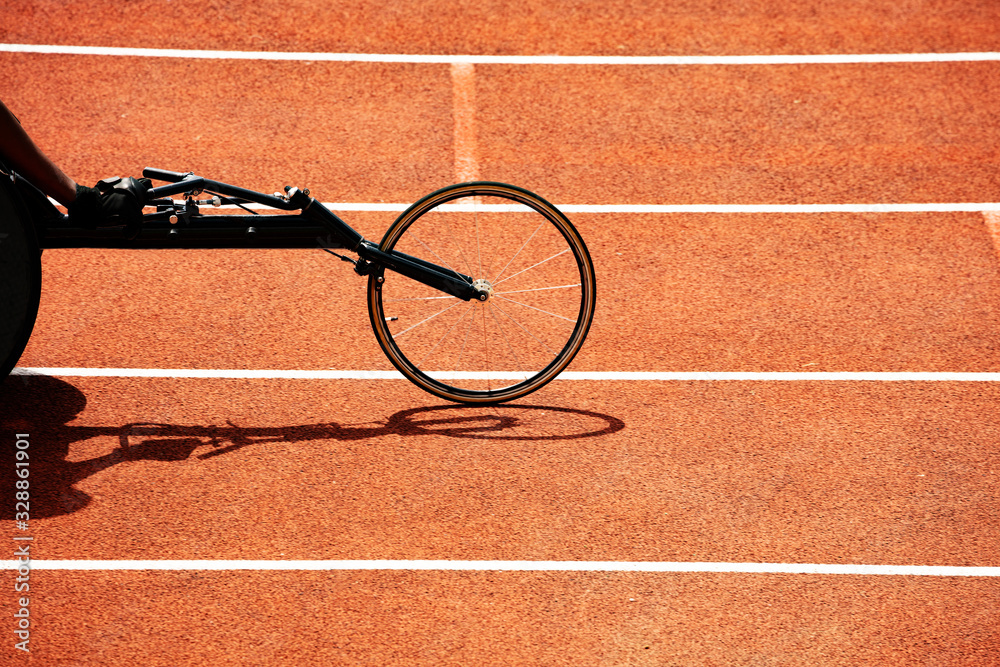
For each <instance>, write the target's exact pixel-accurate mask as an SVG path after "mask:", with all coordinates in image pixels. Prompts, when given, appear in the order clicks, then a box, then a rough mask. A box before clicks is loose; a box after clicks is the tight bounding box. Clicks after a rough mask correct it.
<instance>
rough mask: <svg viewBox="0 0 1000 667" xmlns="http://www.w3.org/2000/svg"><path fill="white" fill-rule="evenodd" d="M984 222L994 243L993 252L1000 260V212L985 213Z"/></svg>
mask: <svg viewBox="0 0 1000 667" xmlns="http://www.w3.org/2000/svg"><path fill="white" fill-rule="evenodd" d="M983 221H984V222H985V223H986V232H987V233H988V234H989V235H990V240H991V241H993V250H994V251H995V252H996V254H997V258H998V259H1000V211H983Z"/></svg>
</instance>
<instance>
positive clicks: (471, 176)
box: [451, 63, 479, 183]
mask: <svg viewBox="0 0 1000 667" xmlns="http://www.w3.org/2000/svg"><path fill="white" fill-rule="evenodd" d="M451 87H452V115H453V116H454V123H455V128H454V144H455V182H456V183H465V182H467V181H478V180H479V165H478V163H477V161H476V153H477V152H478V151H477V149H476V68H475V65H473V64H472V63H452V64H451Z"/></svg>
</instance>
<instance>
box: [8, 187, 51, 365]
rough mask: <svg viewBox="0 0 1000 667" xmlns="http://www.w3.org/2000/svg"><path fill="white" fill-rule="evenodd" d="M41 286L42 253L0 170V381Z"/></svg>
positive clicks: (26, 333)
mask: <svg viewBox="0 0 1000 667" xmlns="http://www.w3.org/2000/svg"><path fill="white" fill-rule="evenodd" d="M41 288H42V263H41V252H40V251H39V248H38V240H37V238H36V236H35V230H34V225H33V223H32V219H31V216H30V215H29V213H28V211H27V208H26V207H25V206H24V203H23V201H22V200H21V197H20V195H19V194H18V193H17V191H16V190H15V189H14V185H13V184H12V183H11V182H10V178H9V176H8V175H7V174H4V173H0V381H2V380H3V379H4V378H6V377H7V376H8V375H9V374H10V372H11V371H12V370H13V369H14V366H15V364H17V361H18V359H20V357H21V353H22V352H24V348H25V347H26V346H27V344H28V339H29V338H30V336H31V331H32V329H33V328H34V326H35V318H36V317H37V315H38V302H39V299H40V297H41Z"/></svg>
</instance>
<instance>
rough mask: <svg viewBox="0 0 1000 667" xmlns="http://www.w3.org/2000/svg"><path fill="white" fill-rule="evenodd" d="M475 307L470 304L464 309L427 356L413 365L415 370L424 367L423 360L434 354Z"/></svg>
mask: <svg viewBox="0 0 1000 667" xmlns="http://www.w3.org/2000/svg"><path fill="white" fill-rule="evenodd" d="M475 307H476V304H475V303H470V304H469V307H468V308H466V309H465V312H464V313H462V316H461V317H459V318H458V319H457V320H455V323H454V324H452V325H451V326H450V327H449V328H448V330H447V331H445V332H444V335H442V336H441V337H440V338H438V342H436V343H434V347H432V348H431V349H430V350H428V352H427V354H425V355H424V356H423V357H421V359H420V362H419V363H417V364H414V365H415V366H416V367H417V368H422V367H423V365H424V359H427V358H428V357H430V356H431V355H432V354H433V353H434V350H436V349H438V346H439V345H441V341H443V340H444V339H445V338H447V337H448V334H450V333H451V332H452V331H453V330H454V329H455V327H457V326H458V325H459V324H461V323H462V320H464V319H465V316H466V315H468V314H469V311H470V310H472V309H473V308H475Z"/></svg>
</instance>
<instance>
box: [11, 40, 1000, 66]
mask: <svg viewBox="0 0 1000 667" xmlns="http://www.w3.org/2000/svg"><path fill="white" fill-rule="evenodd" d="M0 51H7V52H11V53H49V54H61V55H84V56H130V57H140V58H197V59H227V60H293V61H309V62H318V61H328V62H367V63H428V64H453V63H472V64H481V65H850V64H865V63H939V62H979V61H997V60H1000V52H997V51H979V52H967V53H859V54H853V53H845V54H803V55H742V56H736V55H733V56H560V55H534V56H483V55H471V54H465V55H431V54H406V53H323V52H289V51H213V50H203V49H144V48H131V47H116V46H72V45H63V44H0Z"/></svg>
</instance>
